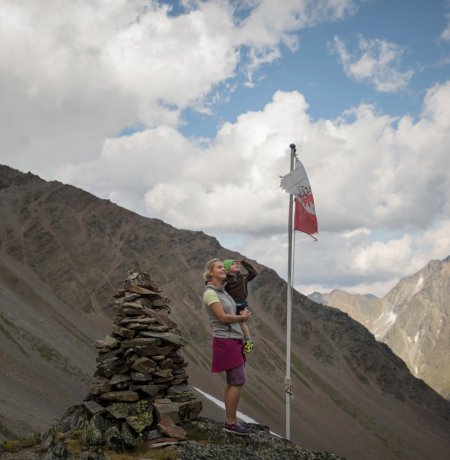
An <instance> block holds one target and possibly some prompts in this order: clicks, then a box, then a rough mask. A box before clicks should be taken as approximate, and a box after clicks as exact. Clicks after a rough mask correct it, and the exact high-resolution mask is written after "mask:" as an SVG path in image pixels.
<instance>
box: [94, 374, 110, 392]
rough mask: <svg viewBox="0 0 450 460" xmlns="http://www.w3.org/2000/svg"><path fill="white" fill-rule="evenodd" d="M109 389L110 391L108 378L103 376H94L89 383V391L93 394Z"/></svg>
mask: <svg viewBox="0 0 450 460" xmlns="http://www.w3.org/2000/svg"><path fill="white" fill-rule="evenodd" d="M109 391H111V385H110V383H109V380H108V379H106V378H103V377H96V379H95V380H94V381H93V382H92V383H91V384H90V385H89V392H90V393H92V394H93V395H99V394H101V393H108V392H109Z"/></svg>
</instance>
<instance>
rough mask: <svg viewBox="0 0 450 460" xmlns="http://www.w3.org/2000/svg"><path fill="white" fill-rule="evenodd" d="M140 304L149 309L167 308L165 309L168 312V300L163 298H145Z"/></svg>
mask: <svg viewBox="0 0 450 460" xmlns="http://www.w3.org/2000/svg"><path fill="white" fill-rule="evenodd" d="M141 302H142V303H143V304H144V305H147V306H149V307H159V308H161V307H167V309H169V310H170V307H169V304H170V299H168V298H167V297H164V296H160V297H159V298H158V297H155V298H146V299H141Z"/></svg>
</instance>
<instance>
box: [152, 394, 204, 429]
mask: <svg viewBox="0 0 450 460" xmlns="http://www.w3.org/2000/svg"><path fill="white" fill-rule="evenodd" d="M153 407H154V408H155V415H156V419H157V420H163V419H170V420H172V421H173V422H174V423H178V422H187V421H190V420H194V419H196V418H197V417H198V415H199V414H200V412H201V410H202V403H201V401H200V400H198V399H194V400H190V401H181V402H172V403H170V404H156V403H153Z"/></svg>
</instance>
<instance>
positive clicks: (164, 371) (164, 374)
mask: <svg viewBox="0 0 450 460" xmlns="http://www.w3.org/2000/svg"><path fill="white" fill-rule="evenodd" d="M153 377H159V378H162V379H165V378H168V377H172V369H162V370H160V371H156V372H153Z"/></svg>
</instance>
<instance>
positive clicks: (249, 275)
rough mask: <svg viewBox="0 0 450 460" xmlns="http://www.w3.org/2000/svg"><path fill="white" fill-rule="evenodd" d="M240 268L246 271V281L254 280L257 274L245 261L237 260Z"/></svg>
mask: <svg viewBox="0 0 450 460" xmlns="http://www.w3.org/2000/svg"><path fill="white" fill-rule="evenodd" d="M239 262H240V263H241V264H242V266H243V267H244V268H245V269H246V270H247V281H251V280H252V279H253V278H256V275H257V274H258V272H257V271H256V270H255V269H254V268H253V265H252V264H251V263H250V262H248V261H247V260H245V259H242V260H239Z"/></svg>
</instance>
